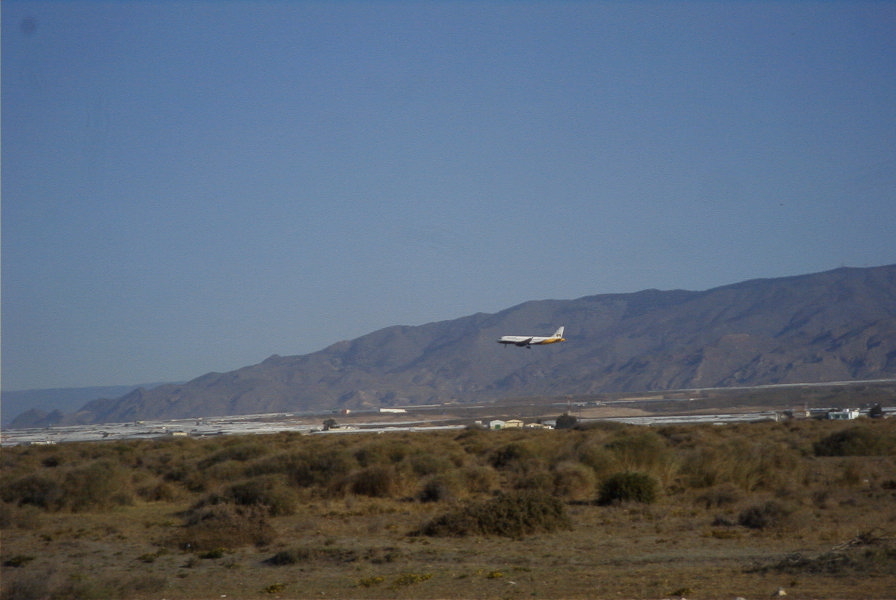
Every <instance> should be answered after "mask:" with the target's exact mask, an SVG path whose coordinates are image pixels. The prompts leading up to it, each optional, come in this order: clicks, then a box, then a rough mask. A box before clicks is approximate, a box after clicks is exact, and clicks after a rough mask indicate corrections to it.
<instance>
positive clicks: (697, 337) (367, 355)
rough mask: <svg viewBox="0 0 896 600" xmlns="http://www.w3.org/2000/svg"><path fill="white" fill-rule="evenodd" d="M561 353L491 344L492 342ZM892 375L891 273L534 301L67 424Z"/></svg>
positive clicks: (285, 360)
mask: <svg viewBox="0 0 896 600" xmlns="http://www.w3.org/2000/svg"><path fill="white" fill-rule="evenodd" d="M559 325H566V338H567V340H568V341H567V343H565V344H555V345H551V346H545V347H538V348H533V349H525V348H517V347H502V346H499V345H498V344H496V343H495V340H496V339H497V338H498V337H499V336H500V335H502V334H529V333H531V334H536V335H547V334H550V333H551V332H552V331H553V330H554V329H555V328H556V327H557V326H559ZM894 377H896V265H890V266H885V267H876V268H863V269H856V268H842V269H836V270H834V271H828V272H825V273H818V274H812V275H803V276H797V277H788V278H780V279H760V280H752V281H746V282H743V283H739V284H735V285H729V286H724V287H720V288H715V289H712V290H708V291H704V292H689V291H682V290H675V291H658V290H647V291H643V292H638V293H634V294H611V295H598V296H587V297H584V298H579V299H577V300H543V301H532V302H526V303H523V304H520V305H518V306H514V307H512V308H508V309H507V310H504V311H502V312H499V313H496V314H475V315H471V316H468V317H463V318H460V319H454V320H450V321H442V322H437V323H429V324H426V325H421V326H415V327H409V326H395V327H388V328H386V329H382V330H379V331H376V332H373V333H371V334H369V335H365V336H363V337H360V338H358V339H355V340H351V341H343V342H339V343H336V344H333V345H332V346H330V347H328V348H325V349H324V350H321V351H319V352H315V353H312V354H307V355H303V356H287V357H281V356H272V357H270V358H268V359H267V360H265V361H263V362H261V363H259V364H257V365H252V366H249V367H245V368H242V369H238V370H236V371H231V372H228V373H209V374H207V375H203V376H202V377H199V378H197V379H194V380H193V381H190V382H188V383H185V384H179V385H165V386H160V387H157V388H153V389H151V390H143V389H139V390H136V391H134V392H132V393H130V394H127V395H125V396H123V397H121V398H118V399H115V400H97V401H94V402H91V403H88V404H87V405H86V406H85V407H84V408H83V409H82V410H81V411H79V413H77V414H75V415H69V416H68V417H67V420H68V422H74V421H77V422H121V421H130V420H134V419H158V418H184V417H193V416H211V415H227V414H250V413H264V412H292V411H308V410H320V409H331V408H340V407H348V408H359V407H380V406H395V405H409V404H428V403H436V402H450V401H459V402H472V401H488V400H493V399H498V398H501V397H508V396H531V395H544V394H550V395H559V394H588V393H596V392H620V391H623V392H624V391H629V392H634V391H644V390H663V389H681V388H699V387H724V386H747V385H762V384H773V383H796V382H822V381H844V380H862V379H878V378H894Z"/></svg>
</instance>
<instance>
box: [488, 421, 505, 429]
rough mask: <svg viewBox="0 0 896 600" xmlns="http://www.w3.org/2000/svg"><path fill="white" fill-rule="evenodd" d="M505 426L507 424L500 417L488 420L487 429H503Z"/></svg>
mask: <svg viewBox="0 0 896 600" xmlns="http://www.w3.org/2000/svg"><path fill="white" fill-rule="evenodd" d="M506 426H507V424H506V423H505V422H504V421H502V420H500V419H494V420H493V421H489V422H488V428H489V429H504V427H506Z"/></svg>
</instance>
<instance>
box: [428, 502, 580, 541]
mask: <svg viewBox="0 0 896 600" xmlns="http://www.w3.org/2000/svg"><path fill="white" fill-rule="evenodd" d="M571 527H572V525H571V522H570V519H569V516H568V515H567V513H566V507H565V506H564V504H563V503H562V502H560V501H559V500H558V499H557V498H555V497H553V496H547V495H544V494H539V493H533V492H529V491H520V492H511V493H507V494H501V495H499V496H497V497H495V498H493V499H490V500H487V501H484V502H477V503H468V504H467V505H466V506H463V507H461V508H460V509H458V510H454V511H451V512H449V513H446V514H444V515H442V516H440V517H437V518H435V519H433V520H432V521H430V522H428V523H426V524H425V525H424V526H423V527H422V528H421V529H420V530H419V531H418V532H416V533H420V534H422V535H428V536H466V535H502V536H507V537H512V538H521V537H523V536H525V535H529V534H533V533H539V532H551V531H556V530H558V529H570V528H571Z"/></svg>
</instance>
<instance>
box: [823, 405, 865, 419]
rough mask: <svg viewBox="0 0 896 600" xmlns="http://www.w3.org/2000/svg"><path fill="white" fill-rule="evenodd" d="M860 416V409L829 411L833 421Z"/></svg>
mask: <svg viewBox="0 0 896 600" xmlns="http://www.w3.org/2000/svg"><path fill="white" fill-rule="evenodd" d="M857 418H859V411H857V410H855V409H852V408H843V409H840V410H831V411H828V419H830V420H831V421H851V420H852V419H857Z"/></svg>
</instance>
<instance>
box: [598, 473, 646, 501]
mask: <svg viewBox="0 0 896 600" xmlns="http://www.w3.org/2000/svg"><path fill="white" fill-rule="evenodd" d="M658 495H659V484H657V482H656V479H654V478H653V477H651V476H650V475H647V474H646V473H631V472H625V473H616V474H615V475H613V476H612V477H610V478H609V479H607V480H606V481H604V482H603V483H602V484H601V485H600V493H599V494H598V498H597V503H598V504H604V505H606V504H614V503H617V502H642V503H645V504H651V503H653V502H656V499H657V496H658Z"/></svg>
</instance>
